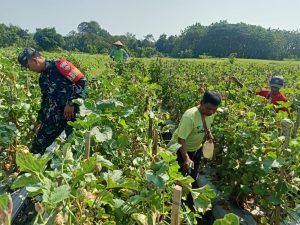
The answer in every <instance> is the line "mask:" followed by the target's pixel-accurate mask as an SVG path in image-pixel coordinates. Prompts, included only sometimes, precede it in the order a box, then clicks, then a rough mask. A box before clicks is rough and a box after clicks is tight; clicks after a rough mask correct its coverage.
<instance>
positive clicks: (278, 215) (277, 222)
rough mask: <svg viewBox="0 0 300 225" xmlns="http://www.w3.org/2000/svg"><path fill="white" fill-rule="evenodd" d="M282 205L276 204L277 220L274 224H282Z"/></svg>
mask: <svg viewBox="0 0 300 225" xmlns="http://www.w3.org/2000/svg"><path fill="white" fill-rule="evenodd" d="M280 211H281V208H280V205H276V206H275V221H274V225H280Z"/></svg>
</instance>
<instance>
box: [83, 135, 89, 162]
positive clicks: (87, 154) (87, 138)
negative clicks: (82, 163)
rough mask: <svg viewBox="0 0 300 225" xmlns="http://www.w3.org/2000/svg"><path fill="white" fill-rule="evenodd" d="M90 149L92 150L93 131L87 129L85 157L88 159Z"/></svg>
mask: <svg viewBox="0 0 300 225" xmlns="http://www.w3.org/2000/svg"><path fill="white" fill-rule="evenodd" d="M90 151H91V132H90V131H87V132H86V133H85V154H84V158H85V159H88V158H89V157H90Z"/></svg>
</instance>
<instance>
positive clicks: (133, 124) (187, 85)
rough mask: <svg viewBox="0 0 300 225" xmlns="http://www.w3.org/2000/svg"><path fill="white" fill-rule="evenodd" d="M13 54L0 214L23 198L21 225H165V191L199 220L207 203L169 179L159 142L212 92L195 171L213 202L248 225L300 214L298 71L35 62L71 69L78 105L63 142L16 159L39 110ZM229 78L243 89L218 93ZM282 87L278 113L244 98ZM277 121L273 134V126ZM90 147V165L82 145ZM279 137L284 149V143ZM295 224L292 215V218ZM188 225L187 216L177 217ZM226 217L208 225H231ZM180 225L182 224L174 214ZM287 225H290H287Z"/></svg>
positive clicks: (5, 85) (257, 63) (175, 177)
mask: <svg viewBox="0 0 300 225" xmlns="http://www.w3.org/2000/svg"><path fill="white" fill-rule="evenodd" d="M20 50H21V49H17V48H7V49H0V84H1V92H0V162H1V165H2V169H1V171H0V176H1V185H0V191H1V193H0V194H2V195H1V198H0V207H6V205H7V202H8V195H7V193H12V192H13V191H15V190H17V189H19V188H22V187H26V189H27V191H28V193H29V196H30V197H31V198H33V199H34V201H35V211H36V213H35V216H34V217H33V218H32V221H31V222H30V224H106V225H113V224H120V225H121V224H122V225H124V224H143V225H144V224H149V225H150V224H151V225H152V224H153V225H154V224H171V205H172V194H173V188H174V186H175V185H181V186H182V187H183V195H185V194H186V193H187V191H188V190H189V191H192V193H193V194H192V195H193V197H194V203H195V207H196V210H197V211H198V212H201V213H202V212H205V211H207V210H209V209H211V206H212V202H213V201H214V199H215V197H216V193H215V192H214V191H213V190H212V189H211V188H210V187H209V186H204V187H202V188H199V189H192V188H191V183H192V181H193V180H192V179H191V178H189V177H184V176H183V175H181V173H179V172H178V168H179V166H178V164H177V162H176V153H175V152H176V151H177V149H178V148H179V146H178V145H174V146H171V147H170V148H168V149H167V148H166V144H167V141H168V139H167V138H166V137H167V136H170V131H172V129H174V127H175V126H176V125H177V124H178V122H179V120H180V118H181V116H182V114H183V113H184V111H185V110H187V109H188V108H190V107H192V106H195V105H196V104H198V102H199V100H200V99H199V98H200V96H201V95H202V93H203V92H204V90H206V89H210V90H218V91H219V92H220V93H221V95H222V99H223V101H222V106H221V107H220V109H219V110H218V112H217V114H216V116H215V121H214V125H213V130H212V133H213V134H214V137H215V139H216V150H217V151H216V154H215V156H214V159H213V160H212V161H204V165H205V166H207V167H210V168H211V171H212V174H210V175H211V177H212V180H213V183H214V184H215V185H216V186H217V188H218V189H219V190H220V191H221V192H222V199H224V205H226V201H225V200H228V201H234V202H235V203H236V204H237V205H238V207H239V208H242V209H245V210H247V211H249V212H250V213H252V214H253V217H254V218H255V220H256V222H257V223H258V224H265V225H271V224H276V222H279V221H280V222H281V224H293V222H291V221H296V220H297V219H298V220H299V218H300V214H299V210H300V190H299V188H300V167H299V163H300V136H299V131H297V129H295V127H296V126H294V127H291V130H289V129H286V126H285V124H288V125H289V124H292V123H296V121H297V116H298V115H299V113H298V110H299V107H300V102H299V101H300V62H298V61H270V60H246V59H231V60H229V59H227V58H224V59H184V60H183V59H181V60H178V59H168V58H153V59H130V60H129V61H128V62H126V63H124V64H115V63H114V62H113V61H111V60H110V59H109V58H108V57H106V56H102V55H89V54H83V53H69V52H61V53H47V52H45V53H44V55H45V56H47V57H49V58H62V57H65V58H67V59H68V60H70V61H72V62H73V63H74V64H75V65H76V66H77V67H78V68H79V69H80V70H81V71H82V72H84V74H85V76H86V77H87V79H88V82H89V88H88V97H87V99H86V100H84V101H83V100H82V101H81V100H78V103H79V104H80V105H81V106H80V107H81V113H80V115H79V116H78V119H77V121H76V122H74V123H71V124H72V126H73V127H74V128H75V131H74V133H73V134H72V136H71V137H69V138H68V140H66V141H64V140H57V142H56V146H55V147H54V149H52V151H49V153H47V154H45V155H43V156H34V155H33V154H31V153H28V147H30V143H31V140H32V138H33V136H34V132H33V129H32V128H33V127H32V125H33V123H34V122H35V120H36V116H37V112H38V109H39V107H40V90H39V86H38V74H34V73H32V72H29V71H21V70H20V68H19V64H18V63H17V60H16V56H17V55H18V53H19V52H20ZM233 75H234V76H236V77H237V78H238V79H239V80H240V81H242V82H243V84H244V85H245V88H242V89H241V88H239V87H238V86H237V85H236V84H234V83H232V82H230V80H229V77H230V76H233ZM274 75H281V76H284V78H285V81H286V82H285V86H284V88H283V89H282V92H283V93H284V94H285V95H286V96H287V97H288V99H289V102H288V103H282V104H281V105H280V106H279V107H287V108H289V113H286V112H283V111H279V113H275V110H274V106H273V105H272V104H269V103H268V102H267V101H266V100H264V99H263V98H261V97H259V96H255V95H251V94H248V92H247V89H251V90H258V89H262V88H268V80H269V79H270V78H271V77H272V76H274ZM283 121H284V123H283ZM88 135H90V138H91V140H90V142H91V143H90V154H89V155H90V156H89V157H87V152H86V138H87V136H88ZM287 137H288V138H287ZM297 212H298V214H297ZM188 216H189V218H190V220H191V221H193V222H194V223H195V224H196V216H195V214H194V213H193V212H188ZM235 218H236V217H231V216H228V217H226V218H224V219H219V220H216V221H215V224H226V222H227V223H228V224H238V222H235ZM181 221H182V223H183V224H188V222H187V220H186V217H185V215H184V214H183V213H182V214H181ZM294 224H296V223H294Z"/></svg>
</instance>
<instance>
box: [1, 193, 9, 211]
mask: <svg viewBox="0 0 300 225" xmlns="http://www.w3.org/2000/svg"><path fill="white" fill-rule="evenodd" d="M8 203H9V194H3V195H0V210H1V211H4V210H6V209H7V206H8Z"/></svg>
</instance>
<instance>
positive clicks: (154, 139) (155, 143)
mask: <svg viewBox="0 0 300 225" xmlns="http://www.w3.org/2000/svg"><path fill="white" fill-rule="evenodd" d="M157 144H158V131H157V129H153V146H152V156H156V154H157Z"/></svg>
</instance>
